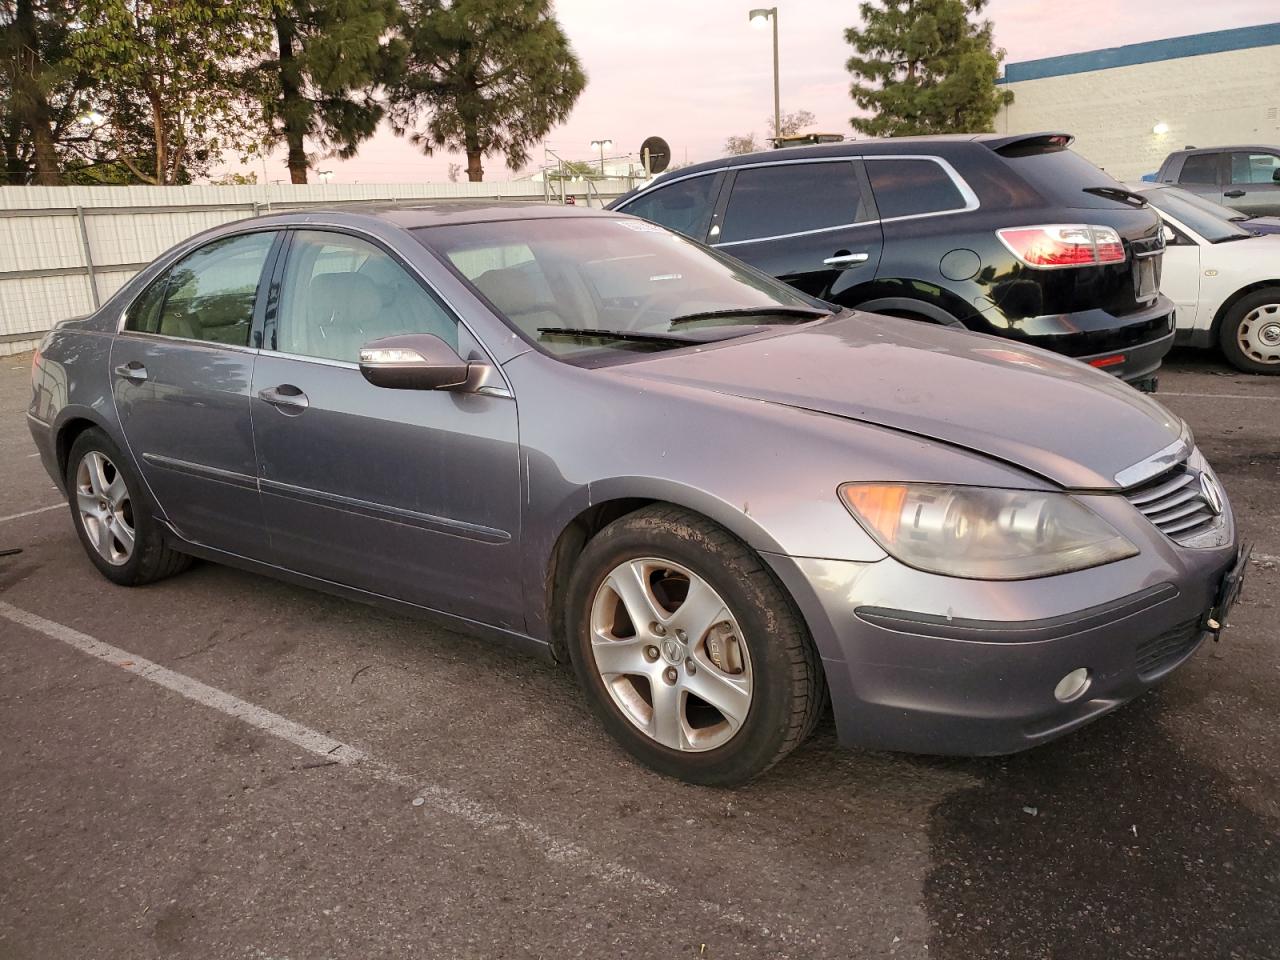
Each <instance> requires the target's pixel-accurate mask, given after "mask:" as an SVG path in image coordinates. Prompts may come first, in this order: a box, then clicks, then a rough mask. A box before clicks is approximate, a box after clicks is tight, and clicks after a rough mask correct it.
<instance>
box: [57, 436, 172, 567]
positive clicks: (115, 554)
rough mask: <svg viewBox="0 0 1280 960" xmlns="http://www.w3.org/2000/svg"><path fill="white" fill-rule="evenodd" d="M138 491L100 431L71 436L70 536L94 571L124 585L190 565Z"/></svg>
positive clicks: (124, 462)
mask: <svg viewBox="0 0 1280 960" xmlns="http://www.w3.org/2000/svg"><path fill="white" fill-rule="evenodd" d="M141 490H142V482H141V480H140V479H139V478H138V476H137V475H136V474H135V473H134V472H133V468H132V467H131V466H130V465H129V463H128V461H127V460H126V459H125V458H124V457H123V456H122V455H121V453H120V450H119V448H117V447H116V445H115V444H114V443H112V442H111V440H110V438H109V437H107V435H106V434H105V433H103V432H102V431H101V430H98V429H90V430H86V431H85V432H84V433H82V434H80V436H79V437H77V438H76V442H75V443H74V444H72V446H71V454H70V456H68V457H67V499H68V501H69V502H70V504H71V516H72V519H73V520H74V522H75V525H76V534H77V535H78V536H79V537H80V543H81V545H82V546H83V547H84V550H85V553H87V554H88V555H89V559H90V560H92V561H93V565H94V566H96V567H97V568H98V570H99V572H101V573H102V575H103V576H104V577H106V578H107V579H108V580H111V581H113V582H115V583H118V584H120V585H121V586H126V587H134V586H140V585H141V584H144V583H151V582H152V581H153V580H159V579H161V578H163V577H168V576H172V575H173V574H175V573H178V572H180V571H182V570H185V569H186V568H187V567H188V566H189V565H190V563H191V558H190V557H187V556H185V555H183V554H181V553H178V552H177V551H176V550H174V549H172V548H171V547H170V546H169V545H168V544H167V543H166V542H165V539H164V534H163V532H162V530H161V529H160V524H159V523H157V522H156V520H155V518H154V517H153V516H152V513H151V510H150V508H149V507H148V505H147V503H146V502H145V501H144V500H143V499H142V497H141V496H140V495H139V491H141Z"/></svg>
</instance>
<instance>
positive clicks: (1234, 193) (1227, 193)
mask: <svg viewBox="0 0 1280 960" xmlns="http://www.w3.org/2000/svg"><path fill="white" fill-rule="evenodd" d="M1222 195H1223V196H1224V197H1230V198H1231V199H1232V200H1234V199H1235V198H1236V197H1243V196H1244V191H1243V190H1226V191H1224V192H1223V194H1222Z"/></svg>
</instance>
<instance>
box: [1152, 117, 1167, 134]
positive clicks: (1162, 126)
mask: <svg viewBox="0 0 1280 960" xmlns="http://www.w3.org/2000/svg"><path fill="white" fill-rule="evenodd" d="M1151 132H1152V133H1154V134H1155V135H1156V136H1157V137H1163V136H1164V135H1165V134H1166V133H1168V132H1169V125H1168V124H1167V123H1165V122H1164V121H1163V120H1161V121H1160V122H1159V123H1157V124H1156V125H1155V126H1154V127H1152V128H1151Z"/></svg>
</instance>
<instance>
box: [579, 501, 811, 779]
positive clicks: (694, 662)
mask: <svg viewBox="0 0 1280 960" xmlns="http://www.w3.org/2000/svg"><path fill="white" fill-rule="evenodd" d="M568 604H569V607H568V611H567V612H568V616H567V617H566V622H567V623H568V624H569V625H570V629H571V636H570V655H571V658H572V660H573V664H574V668H575V670H576V672H577V675H578V679H579V681H580V683H581V684H582V687H583V689H584V690H586V692H587V695H588V697H589V699H590V701H591V704H592V707H593V708H594V710H595V711H596V713H597V714H598V715H599V716H600V718H601V720H602V721H603V723H604V725H605V727H606V728H607V729H608V730H609V732H610V733H611V734H612V735H613V736H614V737H615V738H616V739H617V740H618V741H619V742H620V743H621V744H622V745H623V746H624V747H625V748H626V749H627V750H628V751H630V752H631V753H632V754H633V755H635V756H636V757H638V758H639V759H640V760H642V761H643V762H644V763H646V764H648V765H649V766H651V767H653V768H654V769H656V770H658V771H660V772H662V773H665V774H668V775H671V776H675V777H679V778H681V779H683V780H688V781H691V782H694V783H701V784H710V785H722V786H723V785H730V784H736V783H741V782H744V781H746V780H749V779H751V778H752V777H754V776H757V775H758V774H760V773H762V772H763V771H765V770H767V769H768V768H769V767H771V766H772V765H773V764H775V763H777V762H778V761H779V760H780V759H782V758H783V757H784V756H786V754H787V753H789V752H790V751H791V750H793V749H794V748H795V747H796V746H798V745H799V744H800V743H801V742H803V740H804V739H805V738H806V737H807V736H808V735H809V733H810V732H811V731H812V729H813V727H814V725H815V723H816V721H817V719H818V717H819V715H820V713H821V711H822V709H823V707H824V705H825V697H826V686H825V682H824V678H823V676H822V671H821V667H820V666H819V661H818V657H817V654H816V652H815V651H814V649H813V645H812V642H811V640H810V638H809V636H808V632H807V630H806V629H805V627H804V624H803V621H802V620H801V619H800V616H799V614H798V613H797V612H796V611H795V609H794V607H793V605H792V603H791V601H790V599H789V598H788V597H787V595H786V594H785V592H784V591H783V590H782V588H781V586H780V585H779V584H778V582H777V581H776V580H775V579H774V577H773V575H772V574H771V573H770V572H769V571H768V570H767V569H766V568H765V567H764V564H763V563H762V561H761V560H760V558H759V557H758V556H757V555H756V554H755V553H754V552H753V551H752V550H751V549H750V548H749V547H747V546H746V545H745V544H743V543H742V542H741V541H739V540H737V539H736V538H734V537H733V536H732V535H730V534H729V533H728V532H727V531H725V530H723V529H722V528H720V527H719V526H717V525H715V524H713V523H711V522H710V521H708V520H706V519H705V518H703V517H700V516H698V515H696V514H692V513H689V512H687V511H684V510H681V509H678V508H674V507H665V506H655V507H649V508H646V509H644V510H640V511H638V512H636V513H633V514H629V515H628V516H625V517H623V518H621V519H619V520H617V521H615V522H614V523H613V524H611V525H609V526H608V527H606V528H605V529H604V530H602V531H601V532H600V533H599V534H598V535H597V536H596V537H594V538H593V539H592V540H591V541H590V542H589V543H588V544H587V547H586V549H585V550H584V551H583V553H582V556H581V558H580V559H579V562H578V563H577V565H576V566H575V568H574V571H573V574H572V576H571V578H570V583H569V590H568Z"/></svg>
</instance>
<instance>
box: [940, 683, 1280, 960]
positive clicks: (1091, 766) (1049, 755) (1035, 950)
mask: <svg viewBox="0 0 1280 960" xmlns="http://www.w3.org/2000/svg"><path fill="white" fill-rule="evenodd" d="M1162 709H1163V706H1162V703H1161V695H1160V692H1158V691H1157V692H1155V693H1153V694H1151V695H1149V696H1147V697H1146V698H1144V699H1143V700H1140V701H1138V702H1136V703H1134V704H1132V705H1130V706H1129V707H1127V708H1124V709H1122V710H1120V711H1119V712H1118V713H1115V714H1113V715H1111V716H1110V717H1107V718H1104V719H1102V720H1101V721H1100V722H1098V723H1096V724H1094V725H1092V726H1091V727H1089V728H1086V729H1085V730H1083V731H1080V732H1079V733H1077V734H1076V735H1074V736H1071V737H1068V738H1067V739H1065V740H1062V741H1058V742H1057V743H1054V744H1051V745H1048V746H1045V747H1042V748H1040V749H1037V750H1034V751H1031V752H1030V753H1024V754H1020V755H1017V756H1014V757H1006V758H1000V759H994V760H982V761H974V762H971V763H964V764H962V765H961V767H962V768H963V769H965V770H966V771H967V772H969V773H971V774H973V775H974V776H979V777H981V778H982V779H983V780H984V782H983V784H982V785H981V786H978V787H973V788H968V789H964V790H960V791H957V792H955V793H953V794H951V795H950V796H949V797H948V798H947V799H946V800H944V801H943V802H942V803H940V804H939V805H938V806H937V807H936V808H935V810H934V814H933V820H932V823H931V825H930V852H931V860H932V862H933V864H934V866H933V869H932V871H931V873H930V875H929V877H928V878H927V880H926V884H925V906H926V910H927V912H928V915H929V918H930V920H931V922H932V924H933V926H934V935H933V937H932V939H931V942H930V948H929V956H930V957H933V958H936V960H962V958H963V960H973V958H976V957H983V958H994V957H1009V958H1015V957H1016V958H1018V960H1040V958H1045V960H1069V958H1075V957H1089V958H1095V957H1105V958H1108V960H1115V958H1122V957H1123V958H1128V957H1143V958H1148V957H1149V958H1153V960H1154V958H1161V960H1165V958H1178V960H1196V958H1210V957H1212V958H1215V960H1216V958H1231V960H1244V958H1259V960H1262V958H1266V960H1275V958H1276V957H1277V956H1280V836H1278V830H1277V825H1276V824H1273V823H1269V822H1268V821H1266V820H1264V819H1263V818H1261V817H1259V816H1258V815H1256V814H1255V813H1253V812H1252V811H1250V810H1249V809H1248V808H1246V807H1245V806H1243V805H1242V804H1240V803H1239V802H1238V801H1237V800H1236V799H1235V798H1234V797H1233V795H1232V791H1231V788H1230V786H1229V784H1228V782H1227V780H1226V779H1225V778H1224V777H1223V776H1222V775H1221V774H1219V773H1217V772H1216V771H1215V770H1213V769H1212V768H1211V767H1207V766H1205V765H1203V764H1201V763H1198V762H1196V761H1194V760H1191V759H1189V758H1188V757H1186V756H1185V755H1184V754H1182V753H1180V752H1179V751H1178V750H1177V749H1176V748H1175V747H1174V745H1173V743H1172V741H1170V739H1169V738H1168V737H1167V736H1166V735H1165V734H1164V733H1163V731H1162V730H1161V728H1160V726H1159V722H1158V720H1159V714H1160V713H1161V711H1162ZM924 762H926V763H928V762H930V761H924ZM1024 808H1029V809H1034V810H1035V813H1034V814H1032V813H1030V812H1027V811H1025V810H1024ZM1135 830H1136V833H1135Z"/></svg>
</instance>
